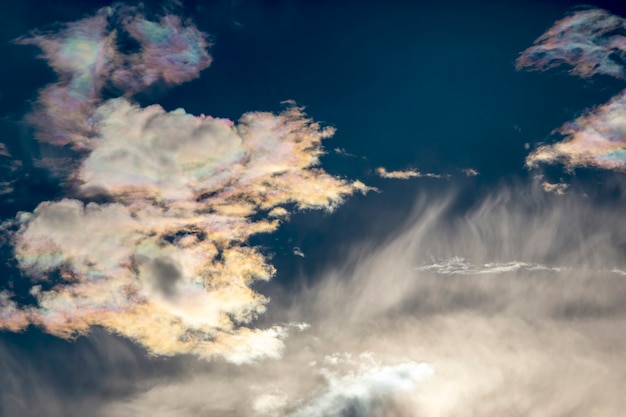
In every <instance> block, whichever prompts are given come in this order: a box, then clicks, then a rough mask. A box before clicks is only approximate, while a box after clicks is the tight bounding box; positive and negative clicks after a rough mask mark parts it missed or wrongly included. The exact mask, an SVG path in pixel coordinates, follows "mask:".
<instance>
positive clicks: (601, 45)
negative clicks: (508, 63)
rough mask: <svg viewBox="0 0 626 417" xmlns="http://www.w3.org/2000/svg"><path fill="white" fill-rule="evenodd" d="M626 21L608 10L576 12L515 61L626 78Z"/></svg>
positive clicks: (541, 67)
mask: <svg viewBox="0 0 626 417" xmlns="http://www.w3.org/2000/svg"><path fill="white" fill-rule="evenodd" d="M625 29H626V20H624V19H623V18H621V17H618V16H615V15H612V14H610V13H609V12H607V11H605V10H600V9H591V10H583V11H579V12H576V13H574V14H572V15H570V16H567V17H565V18H564V19H561V20H559V21H558V22H556V23H555V24H554V26H553V27H552V28H551V29H550V30H548V31H547V32H546V33H544V34H543V35H541V37H539V38H538V39H537V40H536V41H535V45H534V46H532V47H530V48H528V49H527V50H526V51H524V52H523V53H522V54H521V55H520V57H519V58H518V59H517V61H516V66H517V68H518V69H520V68H525V67H531V68H535V69H538V70H541V71H545V70H548V69H552V68H556V67H559V66H561V65H563V64H567V65H569V66H571V67H572V69H571V70H570V72H571V73H572V74H575V75H578V76H580V77H591V76H593V75H596V74H605V75H610V76H612V77H617V78H626V73H625V72H624V58H625V57H626V56H625V54H626V36H624V30H625Z"/></svg>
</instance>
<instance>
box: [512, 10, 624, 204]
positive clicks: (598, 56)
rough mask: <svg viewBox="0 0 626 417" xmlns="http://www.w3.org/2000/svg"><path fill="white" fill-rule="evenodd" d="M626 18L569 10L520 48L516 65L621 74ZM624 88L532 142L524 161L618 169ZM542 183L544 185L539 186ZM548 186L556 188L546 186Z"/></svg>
mask: <svg viewBox="0 0 626 417" xmlns="http://www.w3.org/2000/svg"><path fill="white" fill-rule="evenodd" d="M625 33H626V20H625V19H623V18H621V17H618V16H614V15H612V14H610V13H608V12H606V11H604V10H599V9H592V10H584V11H580V12H577V13H574V14H572V15H571V16H568V17H566V18H564V19H562V20H559V21H558V22H556V23H555V25H554V26H553V27H552V28H551V29H550V30H548V31H547V32H546V33H545V34H543V35H542V36H541V37H540V38H539V39H537V41H536V42H535V45H534V46H532V47H530V48H528V49H527V50H526V51H524V52H523V53H522V54H521V55H520V57H519V58H518V60H517V63H516V64H517V68H518V69H520V68H524V67H531V68H534V69H538V70H547V69H551V68H555V67H557V66H560V65H562V64H567V65H569V66H571V67H572V69H571V70H570V73H572V74H575V75H578V76H580V77H585V78H586V77H591V76H593V75H596V74H604V75H609V76H612V77H616V78H620V79H626V71H625V68H624V58H626V36H625V35H624V34H625ZM625 111H626V91H622V92H621V93H620V94H618V95H617V96H615V97H614V98H613V99H611V100H610V101H609V102H608V103H606V104H604V105H602V106H599V107H597V108H595V109H593V110H590V111H587V112H586V113H585V114H583V115H582V116H580V117H578V118H577V119H576V120H574V121H572V122H569V123H567V124H565V125H564V126H562V127H561V128H560V129H558V130H557V132H558V133H560V134H562V135H564V136H565V139H564V140H563V141H561V142H558V143H556V144H553V145H541V146H539V147H537V148H536V149H535V150H534V151H533V152H531V154H530V155H529V156H528V157H527V159H526V164H527V166H529V167H536V166H537V165H539V164H540V163H554V162H560V163H563V164H564V165H565V166H566V167H567V168H569V169H572V168H574V167H577V166H590V167H597V168H604V169H617V170H623V169H624V168H625V167H626V139H625V138H626V117H624V113H625ZM544 187H545V186H544ZM548 188H549V189H550V190H557V192H558V191H559V190H560V192H561V193H562V192H563V191H564V190H562V189H554V188H550V187H549V186H548Z"/></svg>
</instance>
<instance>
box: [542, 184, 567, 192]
mask: <svg viewBox="0 0 626 417" xmlns="http://www.w3.org/2000/svg"><path fill="white" fill-rule="evenodd" d="M541 186H542V187H543V190H544V191H545V192H548V193H554V194H556V195H563V194H565V190H567V189H568V188H569V184H566V183H563V182H559V183H556V184H553V183H550V182H548V181H544V182H542V183H541Z"/></svg>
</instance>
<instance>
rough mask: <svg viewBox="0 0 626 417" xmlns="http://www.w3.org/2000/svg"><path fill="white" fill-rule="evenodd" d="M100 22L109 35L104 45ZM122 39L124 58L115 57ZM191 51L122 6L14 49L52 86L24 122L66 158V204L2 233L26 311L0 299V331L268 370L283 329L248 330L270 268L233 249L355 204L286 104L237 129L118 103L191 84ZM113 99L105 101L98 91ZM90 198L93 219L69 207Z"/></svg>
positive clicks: (195, 43)
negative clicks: (36, 57) (101, 331)
mask: <svg viewBox="0 0 626 417" xmlns="http://www.w3.org/2000/svg"><path fill="white" fill-rule="evenodd" d="M111 21H113V22H114V23H116V24H117V25H118V26H119V27H118V29H116V30H112V29H109V28H110V24H111ZM120 32H125V33H127V35H128V36H130V37H131V38H132V39H133V40H135V41H136V42H138V45H139V51H138V52H133V53H128V52H126V53H125V52H122V51H120V50H119V48H118V47H117V46H116V45H117V44H116V36H118V33H120ZM206 38H207V36H206V35H205V34H203V33H202V32H200V31H199V30H198V29H197V28H195V27H194V26H192V25H190V24H184V25H183V23H182V22H181V20H180V19H179V18H178V17H175V16H165V17H162V18H161V19H159V20H158V21H149V20H146V19H145V18H144V17H143V16H141V15H140V14H138V13H137V12H136V10H134V9H132V8H127V7H123V6H116V7H114V8H105V9H102V10H100V11H99V12H98V13H97V14H96V15H95V16H94V17H89V18H85V19H83V20H80V21H78V22H75V23H70V24H68V25H66V26H65V27H64V28H63V29H61V30H60V31H59V32H57V33H52V34H46V35H33V36H31V37H30V38H25V39H23V40H20V42H21V43H26V44H35V45H37V46H39V47H40V48H42V50H43V51H44V57H45V58H46V59H47V60H48V61H49V63H50V65H51V66H52V67H53V68H54V69H55V70H56V71H57V72H58V73H59V77H60V79H59V82H57V83H55V84H53V85H52V86H49V87H46V88H45V89H44V90H43V91H42V92H41V96H40V101H39V107H38V109H37V110H36V111H35V112H34V113H33V115H32V116H31V118H32V120H34V121H35V123H36V125H37V126H38V129H39V130H38V132H39V136H38V137H39V139H40V140H42V141H46V142H50V143H52V144H55V145H70V146H72V147H74V148H75V149H79V150H81V151H83V152H82V154H83V159H82V160H80V161H78V164H77V165H78V168H77V169H76V170H75V171H74V172H72V173H71V174H70V177H71V178H72V179H73V180H75V181H73V182H74V183H75V184H77V185H76V186H75V188H76V189H75V190H74V192H75V197H78V198H66V199H62V200H59V201H48V202H42V203H41V204H39V206H38V207H37V208H36V209H35V210H34V211H33V212H32V213H20V214H19V215H18V217H17V219H16V222H17V225H18V226H19V230H18V231H17V232H16V233H15V235H14V237H13V239H14V246H15V255H16V258H17V260H18V262H19V267H20V268H21V269H22V270H23V271H24V272H25V273H26V274H27V275H29V276H30V277H31V279H32V280H33V284H32V287H31V289H30V294H31V295H32V296H34V297H35V299H36V305H19V304H18V303H17V302H16V301H15V300H14V299H13V298H12V297H11V294H9V293H8V292H6V291H5V292H3V293H2V294H1V297H0V306H1V307H2V308H1V311H2V315H1V316H0V327H2V328H6V329H10V330H19V329H21V328H24V327H26V326H27V325H29V324H33V325H36V326H39V327H41V328H43V329H44V330H45V331H47V332H49V333H51V334H54V335H57V336H60V337H66V338H69V337H75V336H76V335H78V334H83V333H85V332H87V331H88V330H89V329H90V328H91V327H92V326H101V327H104V328H106V329H107V330H109V331H111V332H113V333H116V334H119V335H122V336H125V337H128V338H130V339H132V340H134V341H136V342H138V343H139V344H141V345H143V346H144V347H145V348H146V349H147V350H148V351H149V352H150V353H152V354H156V355H176V354H195V355H197V356H200V357H204V358H209V357H213V356H216V355H219V356H223V357H225V358H226V359H228V360H229V361H232V362H235V363H243V362H249V361H252V360H255V359H258V358H261V357H278V356H279V355H280V354H281V352H282V350H283V342H282V339H283V338H284V337H285V335H286V333H287V327H285V326H271V327H269V328H267V329H255V328H252V327H250V326H249V324H250V322H251V321H252V320H254V319H255V318H256V317H257V316H258V315H259V314H261V313H263V312H264V311H265V308H266V307H265V305H266V303H267V301H268V300H267V299H266V298H265V297H264V296H262V295H260V294H258V293H256V292H255V291H254V290H253V289H252V288H251V285H252V283H253V282H255V281H257V280H268V279H270V278H271V277H272V275H273V274H274V269H273V267H272V266H271V265H270V264H269V263H268V262H267V260H266V258H265V256H264V255H263V254H262V253H261V252H260V250H259V249H257V248H255V247H250V246H249V245H248V244H247V241H248V239H249V237H250V236H251V235H253V234H257V233H268V232H272V231H274V230H276V228H277V227H278V225H279V219H280V218H281V217H284V216H286V215H287V214H288V213H289V211H290V210H293V209H305V208H306V209H311V208H315V209H325V210H332V209H333V208H335V207H336V206H337V205H339V204H340V203H341V202H342V201H343V200H344V198H345V197H346V196H348V195H350V194H352V193H354V192H355V191H357V190H358V191H362V192H366V191H367V187H366V186H365V185H363V184H362V183H360V182H358V181H357V182H348V181H345V180H342V179H339V178H335V177H333V176H331V175H329V174H327V173H326V172H325V171H324V170H323V169H321V168H319V167H318V164H319V160H318V158H319V156H320V155H321V154H322V148H321V142H322V140H323V139H325V138H328V137H329V136H331V135H332V134H333V133H334V130H333V129H332V128H325V127H322V126H320V125H319V124H317V123H315V122H313V121H312V120H310V119H309V118H308V117H307V116H306V115H305V114H304V112H303V110H302V109H301V108H299V107H297V106H296V105H295V104H293V103H288V104H287V106H286V109H285V110H284V111H283V112H281V113H279V114H273V113H266V112H251V113H247V114H244V115H243V116H242V117H241V119H240V120H239V121H238V122H233V121H230V120H227V119H220V118H213V117H210V116H205V115H200V116H194V115H191V114H188V113H186V112H185V111H184V110H183V109H177V110H174V111H169V112H168V111H165V110H164V109H163V108H162V107H160V106H158V105H152V106H148V107H145V108H142V107H139V106H138V105H136V104H134V103H132V101H131V98H132V96H133V95H134V94H136V93H137V92H140V91H141V90H143V89H145V88H147V87H150V86H151V85H153V84H155V83H159V82H161V83H164V84H165V85H173V84H177V83H180V82H184V81H187V80H189V79H192V78H194V77H196V76H197V75H198V74H199V72H200V71H201V70H202V69H203V68H206V67H207V66H208V65H209V63H210V62H211V58H210V56H209V55H208V52H207V51H206V48H207V47H208V43H207V42H206ZM111 86H113V87H115V88H117V89H119V90H120V91H121V93H120V95H121V96H124V97H118V98H114V99H109V100H105V99H104V98H103V90H104V89H106V88H108V87H111ZM94 196H106V199H107V201H110V202H109V203H106V204H97V203H93V202H91V203H85V202H83V201H82V200H81V198H91V197H94Z"/></svg>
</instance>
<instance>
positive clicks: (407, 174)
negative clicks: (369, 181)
mask: <svg viewBox="0 0 626 417" xmlns="http://www.w3.org/2000/svg"><path fill="white" fill-rule="evenodd" d="M376 175H378V176H379V177H381V178H388V179H395V180H408V179H411V178H421V177H427V178H442V176H441V175H438V174H432V173H430V172H428V173H426V174H422V173H421V172H419V171H416V170H414V169H406V170H404V171H387V169H386V168H385V167H378V168H376Z"/></svg>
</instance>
